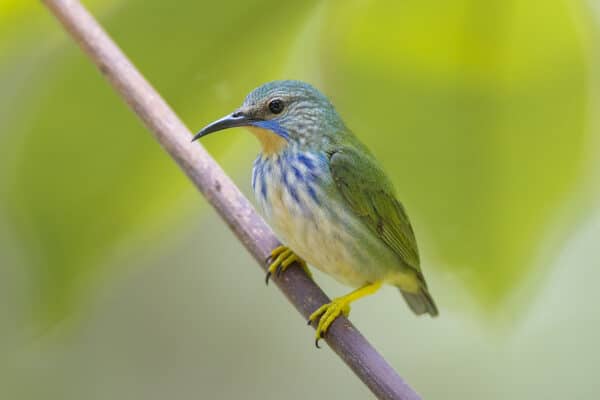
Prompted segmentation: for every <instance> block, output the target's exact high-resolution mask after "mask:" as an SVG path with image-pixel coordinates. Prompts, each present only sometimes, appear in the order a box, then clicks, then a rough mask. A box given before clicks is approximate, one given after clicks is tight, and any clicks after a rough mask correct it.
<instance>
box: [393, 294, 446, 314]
mask: <svg viewBox="0 0 600 400" xmlns="http://www.w3.org/2000/svg"><path fill="white" fill-rule="evenodd" d="M400 293H402V297H404V300H406V303H408V306H409V307H410V309H411V310H412V311H413V312H414V313H415V314H417V315H421V314H425V313H428V314H429V315H431V316H432V317H435V316H437V315H438V309H437V307H436V305H435V302H434V301H433V298H432V297H431V295H430V294H429V291H428V290H427V288H426V287H421V288H420V289H419V291H418V292H417V293H410V292H405V291H403V290H402V289H400Z"/></svg>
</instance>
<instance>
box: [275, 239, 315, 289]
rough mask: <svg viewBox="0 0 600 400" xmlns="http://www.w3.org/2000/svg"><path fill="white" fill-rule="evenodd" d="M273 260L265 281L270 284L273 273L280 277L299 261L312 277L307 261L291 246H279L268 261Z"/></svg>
mask: <svg viewBox="0 0 600 400" xmlns="http://www.w3.org/2000/svg"><path fill="white" fill-rule="evenodd" d="M269 261H271V264H269V268H268V270H267V276H266V277H265V283H266V284H267V285H268V284H269V279H270V278H271V275H273V274H275V275H276V276H277V277H278V278H279V276H280V275H281V273H282V272H284V271H285V270H286V269H288V267H289V266H290V265H292V264H293V263H294V262H297V263H298V265H300V266H301V267H302V269H303V270H304V272H305V273H306V275H308V277H309V278H311V279H312V274H311V273H310V270H309V269H308V267H307V266H306V262H305V261H304V260H303V259H301V258H300V257H298V256H297V255H296V253H294V252H293V251H292V250H291V249H290V248H288V247H286V246H278V247H276V248H275V249H273V251H272V252H271V255H270V256H269V258H267V262H269Z"/></svg>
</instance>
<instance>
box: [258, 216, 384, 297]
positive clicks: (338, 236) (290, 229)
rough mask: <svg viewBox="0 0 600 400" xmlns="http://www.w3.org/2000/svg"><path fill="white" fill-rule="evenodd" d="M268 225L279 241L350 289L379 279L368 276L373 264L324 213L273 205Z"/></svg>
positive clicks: (349, 236) (344, 231)
mask: <svg viewBox="0 0 600 400" xmlns="http://www.w3.org/2000/svg"><path fill="white" fill-rule="evenodd" d="M272 211H273V212H272V214H271V218H269V222H270V224H271V226H272V228H273V229H274V230H275V232H276V233H277V235H278V236H279V237H280V239H281V240H282V241H283V242H284V244H286V245H287V246H288V247H290V248H291V249H292V250H293V251H294V252H295V253H296V254H298V255H299V256H300V257H302V258H303V259H304V260H306V262H307V263H308V264H310V265H312V266H314V267H316V268H318V269H319V270H321V271H323V272H325V273H327V274H328V275H331V276H332V277H334V278H335V279H336V280H338V281H340V282H342V283H344V284H347V285H349V286H354V287H358V286H362V285H364V284H365V283H367V282H369V281H373V280H376V279H375V277H373V276H371V275H372V274H370V273H369V268H367V267H368V265H367V264H368V263H371V262H373V260H371V257H369V255H368V254H366V253H365V252H363V251H361V249H360V244H359V243H357V241H356V239H355V238H354V237H352V236H351V235H350V234H349V233H348V232H347V231H346V230H344V229H343V227H342V226H340V225H339V224H336V223H335V222H334V221H333V220H332V218H331V217H330V216H328V215H325V212H323V211H322V210H314V211H315V212H314V214H313V215H312V216H309V217H305V216H301V215H297V214H294V213H290V212H289V209H286V208H285V207H281V208H279V207H278V205H274V207H273V209H272Z"/></svg>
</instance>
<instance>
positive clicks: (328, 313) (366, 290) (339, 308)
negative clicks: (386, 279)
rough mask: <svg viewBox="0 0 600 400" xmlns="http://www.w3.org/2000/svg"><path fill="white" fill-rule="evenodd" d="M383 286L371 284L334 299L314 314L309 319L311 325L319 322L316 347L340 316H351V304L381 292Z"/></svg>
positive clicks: (379, 282)
mask: <svg viewBox="0 0 600 400" xmlns="http://www.w3.org/2000/svg"><path fill="white" fill-rule="evenodd" d="M381 284H382V282H381V281H378V282H373V283H369V284H367V285H365V286H363V287H361V288H358V289H356V290H355V291H353V292H351V293H348V294H347V295H345V296H342V297H338V298H336V299H333V300H332V301H331V303H327V304H323V305H322V306H321V307H319V308H318V309H317V310H316V311H315V312H313V313H312V314H311V315H310V317H309V318H308V324H309V325H310V324H312V323H313V322H315V321H316V320H317V319H318V320H319V323H318V324H317V330H316V340H315V346H317V347H319V340H320V339H322V338H323V336H324V335H325V334H326V333H327V329H329V326H330V325H331V324H332V323H333V321H335V319H336V318H337V317H339V316H340V314H344V316H345V317H347V316H348V314H350V303H352V302H353V301H356V300H358V299H360V298H362V297H365V296H368V295H370V294H373V293H375V292H376V291H378V290H379V288H380V287H381Z"/></svg>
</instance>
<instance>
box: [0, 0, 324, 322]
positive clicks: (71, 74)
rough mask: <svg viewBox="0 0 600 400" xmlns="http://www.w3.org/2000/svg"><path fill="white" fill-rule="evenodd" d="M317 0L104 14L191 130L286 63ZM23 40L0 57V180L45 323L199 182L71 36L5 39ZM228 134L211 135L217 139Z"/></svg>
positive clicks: (153, 5) (148, 5)
mask: <svg viewBox="0 0 600 400" xmlns="http://www.w3.org/2000/svg"><path fill="white" fill-rule="evenodd" d="M312 4H313V2H304V3H302V4H296V3H295V2H289V3H280V2H275V1H272V0H266V1H259V2H255V3H254V4H252V5H251V4H248V3H246V2H237V1H220V2H210V3H205V2H193V1H189V2H178V3H177V5H176V6H174V5H173V4H171V3H167V2H163V1H159V0H153V1H131V2H128V3H125V4H122V5H121V6H120V7H119V8H115V9H113V10H112V11H111V12H110V13H109V14H107V15H105V16H104V17H103V18H101V22H102V23H104V24H105V25H106V27H107V30H108V31H109V32H111V33H112V34H113V36H114V38H115V40H116V41H117V43H119V44H120V46H121V47H122V48H123V49H124V50H125V52H126V53H128V55H129V56H130V57H131V59H132V60H133V62H134V63H135V64H136V65H137V66H138V67H139V68H140V70H141V71H142V72H143V73H144V74H145V75H146V76H147V77H148V79H149V80H150V81H151V82H152V83H153V84H154V85H155V86H156V87H157V88H158V90H159V92H161V93H162V95H163V96H164V97H165V98H166V99H167V101H169V103H170V104H171V105H172V106H173V107H174V108H175V109H176V110H178V111H179V112H180V113H181V115H182V116H183V117H184V119H185V117H188V118H189V119H191V118H192V117H191V116H192V115H193V120H194V124H195V126H194V128H196V127H199V126H201V125H202V124H204V123H207V122H209V121H210V120H212V119H215V118H217V117H218V116H220V115H221V114H222V113H224V111H223V110H229V109H232V108H233V107H234V106H235V105H237V104H238V103H239V102H241V100H242V99H243V96H244V95H245V93H246V92H247V91H249V90H250V89H251V88H252V87H254V86H256V85H257V84H258V83H260V82H261V81H264V80H267V79H268V77H269V75H271V74H273V73H274V71H277V70H278V69H280V68H282V65H283V62H284V60H285V57H284V55H285V54H286V49H287V47H289V45H288V44H289V43H290V42H291V40H292V39H293V37H294V33H295V31H296V30H297V29H299V28H300V26H301V23H302V21H303V20H304V19H305V18H306V16H307V13H308V12H309V11H310V9H311V6H312ZM264 10H269V12H268V13H265V12H264ZM35 12H39V10H37V9H36V11H35ZM46 19H48V20H49V19H50V17H49V16H46ZM49 26H50V27H51V29H52V31H55V30H58V29H59V27H58V25H57V24H55V23H54V24H51V25H49ZM25 36H26V35H25ZM49 36H50V37H53V36H52V35H49ZM20 38H21V39H23V42H22V43H21V45H22V46H26V45H29V46H32V48H33V50H32V51H30V52H29V53H28V52H27V50H26V49H24V48H23V47H22V46H20V45H19V46H17V45H15V46H12V47H11V48H12V49H14V51H15V53H16V52H18V53H19V54H20V55H21V56H22V57H19V56H17V54H15V57H14V58H11V57H9V60H10V61H9V62H8V63H5V64H4V65H0V68H4V69H5V70H8V71H9V72H12V74H11V75H10V79H8V78H7V80H6V84H7V86H8V87H13V90H7V91H6V92H0V105H2V104H5V105H8V106H9V107H13V108H12V109H10V112H9V113H6V114H11V118H10V121H12V122H10V121H4V122H0V123H2V124H3V125H4V126H3V127H2V130H3V131H10V133H11V137H10V139H9V138H6V139H5V141H6V142H7V143H6V144H5V149H4V150H5V151H6V154H7V155H10V157H7V158H6V159H4V160H3V161H2V162H3V164H5V165H3V170H4V171H5V172H4V173H3V175H6V176H5V178H6V179H5V180H4V182H5V183H4V185H3V186H4V187H3V188H2V191H3V192H5V191H7V189H8V191H7V196H6V197H7V198H6V200H7V204H6V205H5V206H6V207H8V208H9V210H10V213H11V215H12V217H13V221H12V223H13V224H14V229H15V230H16V231H17V232H18V233H19V235H20V238H21V239H22V240H23V241H25V242H26V243H27V245H26V246H25V247H26V248H28V249H29V250H30V253H29V254H28V257H29V259H30V263H31V265H32V268H33V271H32V272H33V274H32V276H34V277H36V279H37V280H38V282H37V284H38V285H37V290H36V292H38V293H39V298H38V301H37V302H36V304H37V307H38V310H37V312H38V313H39V315H40V316H42V318H43V319H44V320H46V321H48V320H54V319H56V318H60V317H61V316H62V315H63V314H64V312H65V311H66V310H68V309H69V308H70V307H71V306H72V304H73V295H74V294H75V293H77V291H78V290H81V285H82V282H84V281H85V279H84V278H85V277H86V276H88V275H89V274H90V273H93V272H95V271H96V270H97V269H98V268H99V266H101V265H102V264H103V263H105V262H106V259H107V258H108V257H110V255H111V253H113V252H114V251H115V247H116V246H117V245H118V244H119V243H121V242H122V241H123V240H124V239H125V238H128V237H131V236H132V235H138V236H139V235H141V237H148V236H151V235H152V231H156V230H157V229H159V230H160V226H161V225H160V224H159V222H161V221H163V222H164V221H167V220H169V219H172V218H173V217H174V216H176V215H179V214H180V213H181V212H182V207H181V202H182V198H183V197H182V196H184V195H185V194H190V193H192V192H193V189H192V188H191V185H190V184H189V182H188V181H187V180H186V178H185V177H184V176H183V174H181V172H180V171H179V170H178V169H177V168H176V166H175V165H174V163H173V162H172V161H171V160H170V159H169V158H168V157H167V156H166V155H165V154H164V153H163V152H162V151H161V150H160V148H159V147H158V146H157V144H156V143H155V142H154V140H153V139H152V138H151V136H150V135H149V134H148V133H147V132H146V131H145V129H144V128H143V127H142V125H141V124H140V123H139V122H138V120H137V119H136V117H135V116H134V115H133V113H132V112H131V111H130V110H129V109H128V108H127V107H126V106H125V104H124V103H123V102H122V100H121V99H120V98H119V97H118V96H117V95H116V94H115V93H114V92H113V91H112V89H111V88H110V87H109V86H108V84H107V83H106V82H105V81H104V80H103V79H102V77H101V76H100V74H99V73H98V72H97V71H96V70H95V68H94V67H93V66H92V65H91V63H90V62H89V61H88V59H87V58H86V57H84V55H83V54H82V53H81V51H80V50H79V49H78V48H76V46H75V45H74V43H72V42H71V40H70V39H68V38H66V37H62V38H61V39H60V43H59V44H52V42H50V43H51V46H48V43H47V42H46V43H44V45H40V44H39V42H40V41H41V42H44V38H42V37H38V38H37V41H38V43H36V44H35V45H34V44H32V43H31V42H29V41H28V40H25V39H24V37H13V38H12V39H11V40H13V42H18V40H20ZM48 40H52V39H48V38H46V41H48ZM23 54H27V56H23ZM40 77H42V78H40ZM10 81H12V83H11V82H10ZM5 94H6V95H7V96H10V98H3V95H5ZM15 105H21V106H20V107H15ZM2 114H4V112H3V113H2ZM227 141H229V142H230V141H231V137H229V138H228V139H227V138H224V140H214V141H211V144H212V145H213V151H215V152H220V151H222V150H224V149H225V143H226V142H227ZM189 201H190V202H197V203H200V202H201V200H200V199H199V198H198V197H197V196H193V197H190V198H189ZM163 234H165V232H163Z"/></svg>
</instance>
